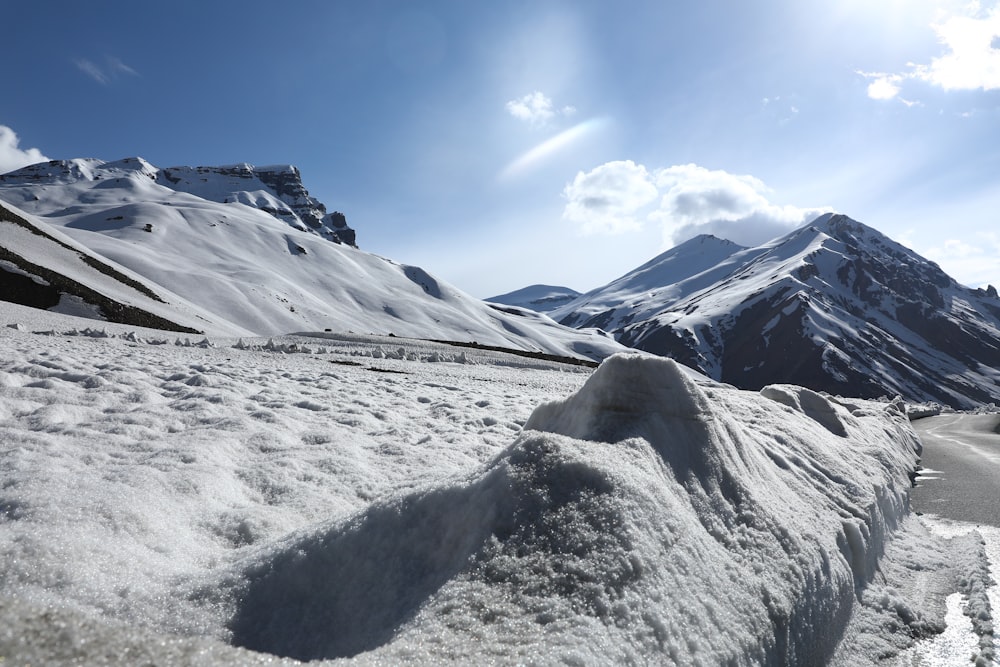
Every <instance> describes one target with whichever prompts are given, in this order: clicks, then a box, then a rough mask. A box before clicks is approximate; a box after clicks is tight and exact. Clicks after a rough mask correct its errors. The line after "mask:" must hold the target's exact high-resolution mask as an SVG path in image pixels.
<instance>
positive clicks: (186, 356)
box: [0, 304, 989, 665]
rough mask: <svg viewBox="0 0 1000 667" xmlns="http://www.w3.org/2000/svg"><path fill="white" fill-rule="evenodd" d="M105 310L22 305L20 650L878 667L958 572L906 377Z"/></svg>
mask: <svg viewBox="0 0 1000 667" xmlns="http://www.w3.org/2000/svg"><path fill="white" fill-rule="evenodd" d="M92 324H93V322H92V321H87V320H81V319H78V318H72V317H67V316H59V315H54V314H52V313H46V312H44V311H37V310H33V309H29V308H24V307H20V306H12V305H9V304H3V309H2V310H0V349H2V354H0V443H2V446H0V562H3V563H4V567H3V569H2V570H0V656H2V657H3V659H4V660H5V661H6V664H29V663H30V664H51V665H61V664H88V665H111V664H114V665H124V664H139V663H150V664H233V665H237V664H239V665H243V664H265V663H267V664H283V663H285V662H288V661H291V660H313V659H338V658H340V659H350V660H351V661H353V662H356V663H358V664H400V663H403V662H412V663H427V664H439V663H442V662H449V661H450V662H456V663H461V664H484V663H489V662H495V663H500V664H516V663H543V664H609V663H639V664H645V663H657V664H678V665H718V664H733V665H751V664H821V663H823V662H827V661H831V660H833V661H836V660H838V659H840V660H842V661H843V662H842V663H841V664H866V663H872V664H873V663H874V662H875V661H876V660H877V659H878V657H879V656H884V655H892V654H893V653H894V652H896V651H899V650H902V649H904V648H906V646H908V645H910V644H912V643H913V641H914V640H915V639H917V638H920V637H923V636H927V635H929V634H933V633H935V632H938V631H940V630H941V629H942V628H943V627H944V623H943V621H942V619H943V615H944V611H945V609H944V597H945V594H946V592H951V591H954V590H957V588H956V587H955V586H954V585H951V587H950V589H949V585H948V582H951V581H952V580H954V579H957V577H958V576H959V574H958V573H956V571H954V570H955V567H956V566H955V563H956V562H957V560H956V559H954V558H950V557H949V555H948V554H949V552H948V551H947V550H948V548H949V547H948V545H947V544H946V543H945V542H944V541H942V540H941V539H940V538H935V537H933V536H930V535H927V534H925V533H924V532H922V531H920V530H919V525H918V524H917V525H915V524H914V519H913V518H912V517H910V516H909V515H908V512H907V489H908V486H909V479H908V473H909V472H910V471H911V470H912V468H913V465H914V462H915V460H916V450H917V447H918V442H917V440H916V436H915V435H914V432H913V431H912V430H911V428H910V426H909V422H908V421H907V419H906V417H905V414H904V412H903V408H902V406H901V405H900V404H898V403H893V404H879V403H869V402H863V401H859V402H855V403H853V404H849V405H848V404H846V403H844V402H838V401H834V400H831V399H829V398H826V397H824V396H822V395H819V394H815V393H813V392H808V391H806V390H803V389H800V388H797V387H792V386H787V385H786V386H780V387H771V388H768V389H767V390H766V391H764V392H763V393H757V392H745V391H738V390H736V389H733V388H732V387H729V386H726V385H721V384H718V383H715V382H713V381H710V380H708V379H706V378H704V377H702V376H700V375H698V374H696V373H693V372H691V371H688V370H686V369H684V368H683V367H681V366H680V365H678V364H676V363H675V362H673V361H670V360H666V359H661V358H654V357H646V356H642V355H616V356H613V357H611V358H609V359H607V360H606V361H605V362H604V363H603V364H602V365H601V366H600V367H599V368H598V369H597V370H596V371H593V372H591V371H590V370H589V369H586V368H581V367H579V366H573V365H566V364H562V363H558V362H553V361H546V360H543V359H531V358H525V357H522V356H513V355H509V354H505V353H502V352H496V351H489V350H475V349H467V348H456V347H454V346H449V345H444V344H437V343H430V342H421V341H411V340H402V339H393V338H386V337H371V336H357V335H355V336H350V335H334V334H327V335H325V336H324V337H308V338H306V337H281V338H271V339H268V338H249V337H244V338H219V337H210V338H199V337H194V339H191V338H188V337H177V336H176V335H175V334H168V333H166V332H162V331H155V330H139V329H135V328H129V327H123V326H120V325H102V326H101V327H100V328H91V326H90V325H92ZM536 406H537V407H536ZM915 547H919V548H915ZM893 550H895V552H899V553H903V554H907V555H906V557H905V558H904V557H900V556H896V557H895V558H894V559H893V560H891V561H887V560H886V558H885V557H884V554H886V553H887V552H893ZM971 561H974V562H973V564H972V565H970V566H969V571H970V572H979V571H980V570H976V567H978V566H979V565H981V563H979V562H978V561H976V560H975V558H972V559H971ZM949 568H951V569H949ZM880 570H881V572H882V574H888V577H889V578H886V577H885V576H876V575H877V574H878V573H879V571H880ZM921 570H922V571H926V572H934V573H937V574H936V576H939V577H940V579H939V581H940V582H942V583H941V586H940V589H941V590H940V592H939V594H937V595H936V596H929V597H927V599H922V598H921V596H920V595H917V594H914V593H913V587H912V586H911V587H909V588H907V587H906V586H904V585H903V584H905V583H906V582H907V576H910V578H911V579H912V574H913V573H914V572H917V571H921ZM907 573H909V575H907ZM961 574H962V575H963V576H964V575H966V574H967V573H965V572H962V573H961ZM897 583H898V584H899V586H897V585H896V584H897ZM982 611H983V613H984V614H985V615H986V617H987V618H988V616H989V606H988V603H986V604H985V606H984V607H983V608H982ZM891 623H895V624H897V628H898V630H899V631H898V632H897V631H896V630H892V631H890V630H887V629H886V628H887V627H889V625H890V624H891ZM844 637H848V638H849V639H850V641H847V640H845V641H843V642H842V641H841V640H842V638H844ZM275 656H278V657H275ZM838 656H846V657H838Z"/></svg>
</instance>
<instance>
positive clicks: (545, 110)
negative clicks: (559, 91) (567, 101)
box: [505, 90, 576, 127]
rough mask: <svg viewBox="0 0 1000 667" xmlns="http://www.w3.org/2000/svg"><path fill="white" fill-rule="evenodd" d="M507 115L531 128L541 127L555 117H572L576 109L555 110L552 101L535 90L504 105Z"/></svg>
mask: <svg viewBox="0 0 1000 667" xmlns="http://www.w3.org/2000/svg"><path fill="white" fill-rule="evenodd" d="M505 108H506V109H507V113H509V114H510V115H511V116H513V117H514V118H517V119H518V120H523V121H525V122H527V123H529V124H530V125H532V126H536V127H538V126H543V125H546V124H547V123H548V122H549V121H551V120H552V119H553V118H556V117H557V116H572V115H573V114H575V113H576V108H575V107H571V106H563V107H561V108H556V106H555V104H553V102H552V99H551V98H550V97H548V96H547V95H545V93H542V92H541V91H538V90H536V91H535V92H533V93H529V94H527V95H525V96H524V97H522V98H520V99H517V100H510V101H509V102H507V104H506V105H505Z"/></svg>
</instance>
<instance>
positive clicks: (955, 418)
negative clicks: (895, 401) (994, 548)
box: [910, 415, 1000, 526]
mask: <svg viewBox="0 0 1000 667" xmlns="http://www.w3.org/2000/svg"><path fill="white" fill-rule="evenodd" d="M913 427H914V428H915V429H916V431H917V433H918V434H919V435H920V440H921V441H922V442H923V444H924V451H923V454H922V455H921V463H920V464H921V466H922V468H923V470H921V471H920V474H919V476H918V477H917V486H916V487H914V488H913V489H912V490H911V494H910V503H911V506H912V508H913V509H914V510H916V511H917V512H922V513H925V514H936V515H938V516H942V517H946V518H949V519H955V520H957V521H965V522H967V523H973V524H986V525H990V526H1000V415H939V416H937V417H927V418H925V419H918V420H916V421H914V422H913Z"/></svg>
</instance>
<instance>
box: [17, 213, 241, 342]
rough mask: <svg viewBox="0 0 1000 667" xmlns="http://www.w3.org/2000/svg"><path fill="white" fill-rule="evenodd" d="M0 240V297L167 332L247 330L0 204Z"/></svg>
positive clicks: (228, 331) (233, 331) (29, 304)
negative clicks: (147, 282) (223, 321)
mask: <svg viewBox="0 0 1000 667" xmlns="http://www.w3.org/2000/svg"><path fill="white" fill-rule="evenodd" d="M0 239H2V241H0V299H3V300H5V301H11V302H14V303H19V304H22V305H27V306H32V307H34V308H41V309H45V310H52V311H54V312H60V313H65V314H70V315H79V316H83V317H90V318H96V319H101V320H106V321H109V322H118V323H122V324H131V325H135V326H143V327H150V328H157V329H163V330H168V331H178V332H186V333H199V332H202V331H204V330H205V329H206V328H209V329H211V330H213V331H216V332H220V333H232V334H245V333H248V332H246V331H245V330H241V329H238V328H233V327H230V326H229V325H228V324H223V323H221V322H219V321H217V320H214V318H213V317H212V315H210V314H209V313H208V312H206V311H203V310H201V309H199V308H197V307H196V306H193V305H192V304H189V303H187V302H185V301H184V300H183V299H181V298H180V297H178V296H177V295H175V294H172V293H170V292H167V291H165V290H163V289H162V288H161V287H160V286H151V285H149V284H146V282H145V281H143V280H142V279H141V278H140V277H139V276H136V275H135V274H132V273H131V272H130V271H128V269H125V268H124V267H121V266H118V265H115V264H113V263H111V262H108V261H107V260H105V259H103V258H101V257H98V256H97V255H95V254H94V253H92V252H90V251H89V250H87V249H86V248H85V247H84V246H82V245H80V244H79V243H76V242H75V241H73V240H72V239H70V238H69V237H67V236H66V235H65V234H62V233H61V232H59V231H57V230H55V229H53V228H52V227H50V226H49V225H46V224H45V223H42V222H40V221H38V220H32V219H31V216H28V215H27V214H25V213H24V212H23V211H20V210H19V209H17V208H16V207H13V206H10V205H4V204H2V203H0Z"/></svg>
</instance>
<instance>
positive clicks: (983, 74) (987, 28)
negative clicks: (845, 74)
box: [858, 2, 1000, 105]
mask: <svg viewBox="0 0 1000 667" xmlns="http://www.w3.org/2000/svg"><path fill="white" fill-rule="evenodd" d="M966 12H967V13H966V14H960V15H959V14H953V15H950V16H947V17H945V18H943V19H942V20H940V21H939V22H937V23H934V24H932V25H931V27H932V28H933V29H934V32H935V33H936V34H937V38H938V41H939V42H940V43H941V45H942V46H943V47H944V53H943V54H942V55H940V56H938V57H936V58H932V59H931V61H930V62H929V63H907V68H908V69H907V70H906V71H904V72H864V71H859V72H858V74H860V75H861V76H863V77H865V78H867V79H869V80H870V81H871V83H869V84H868V97H870V98H872V99H875V100H892V99H898V100H899V101H901V102H903V103H904V104H907V105H913V104H914V102H913V101H911V100H907V99H905V98H903V97H901V95H900V94H901V93H902V91H903V85H904V84H905V82H907V81H911V80H916V81H922V82H924V83H927V84H930V85H932V86H936V87H938V88H941V89H942V90H946V91H949V90H984V91H986V90H996V89H1000V8H997V7H993V8H991V9H988V10H983V9H982V8H981V7H980V5H979V3H978V2H973V3H971V4H970V5H968V6H967V7H966Z"/></svg>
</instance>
